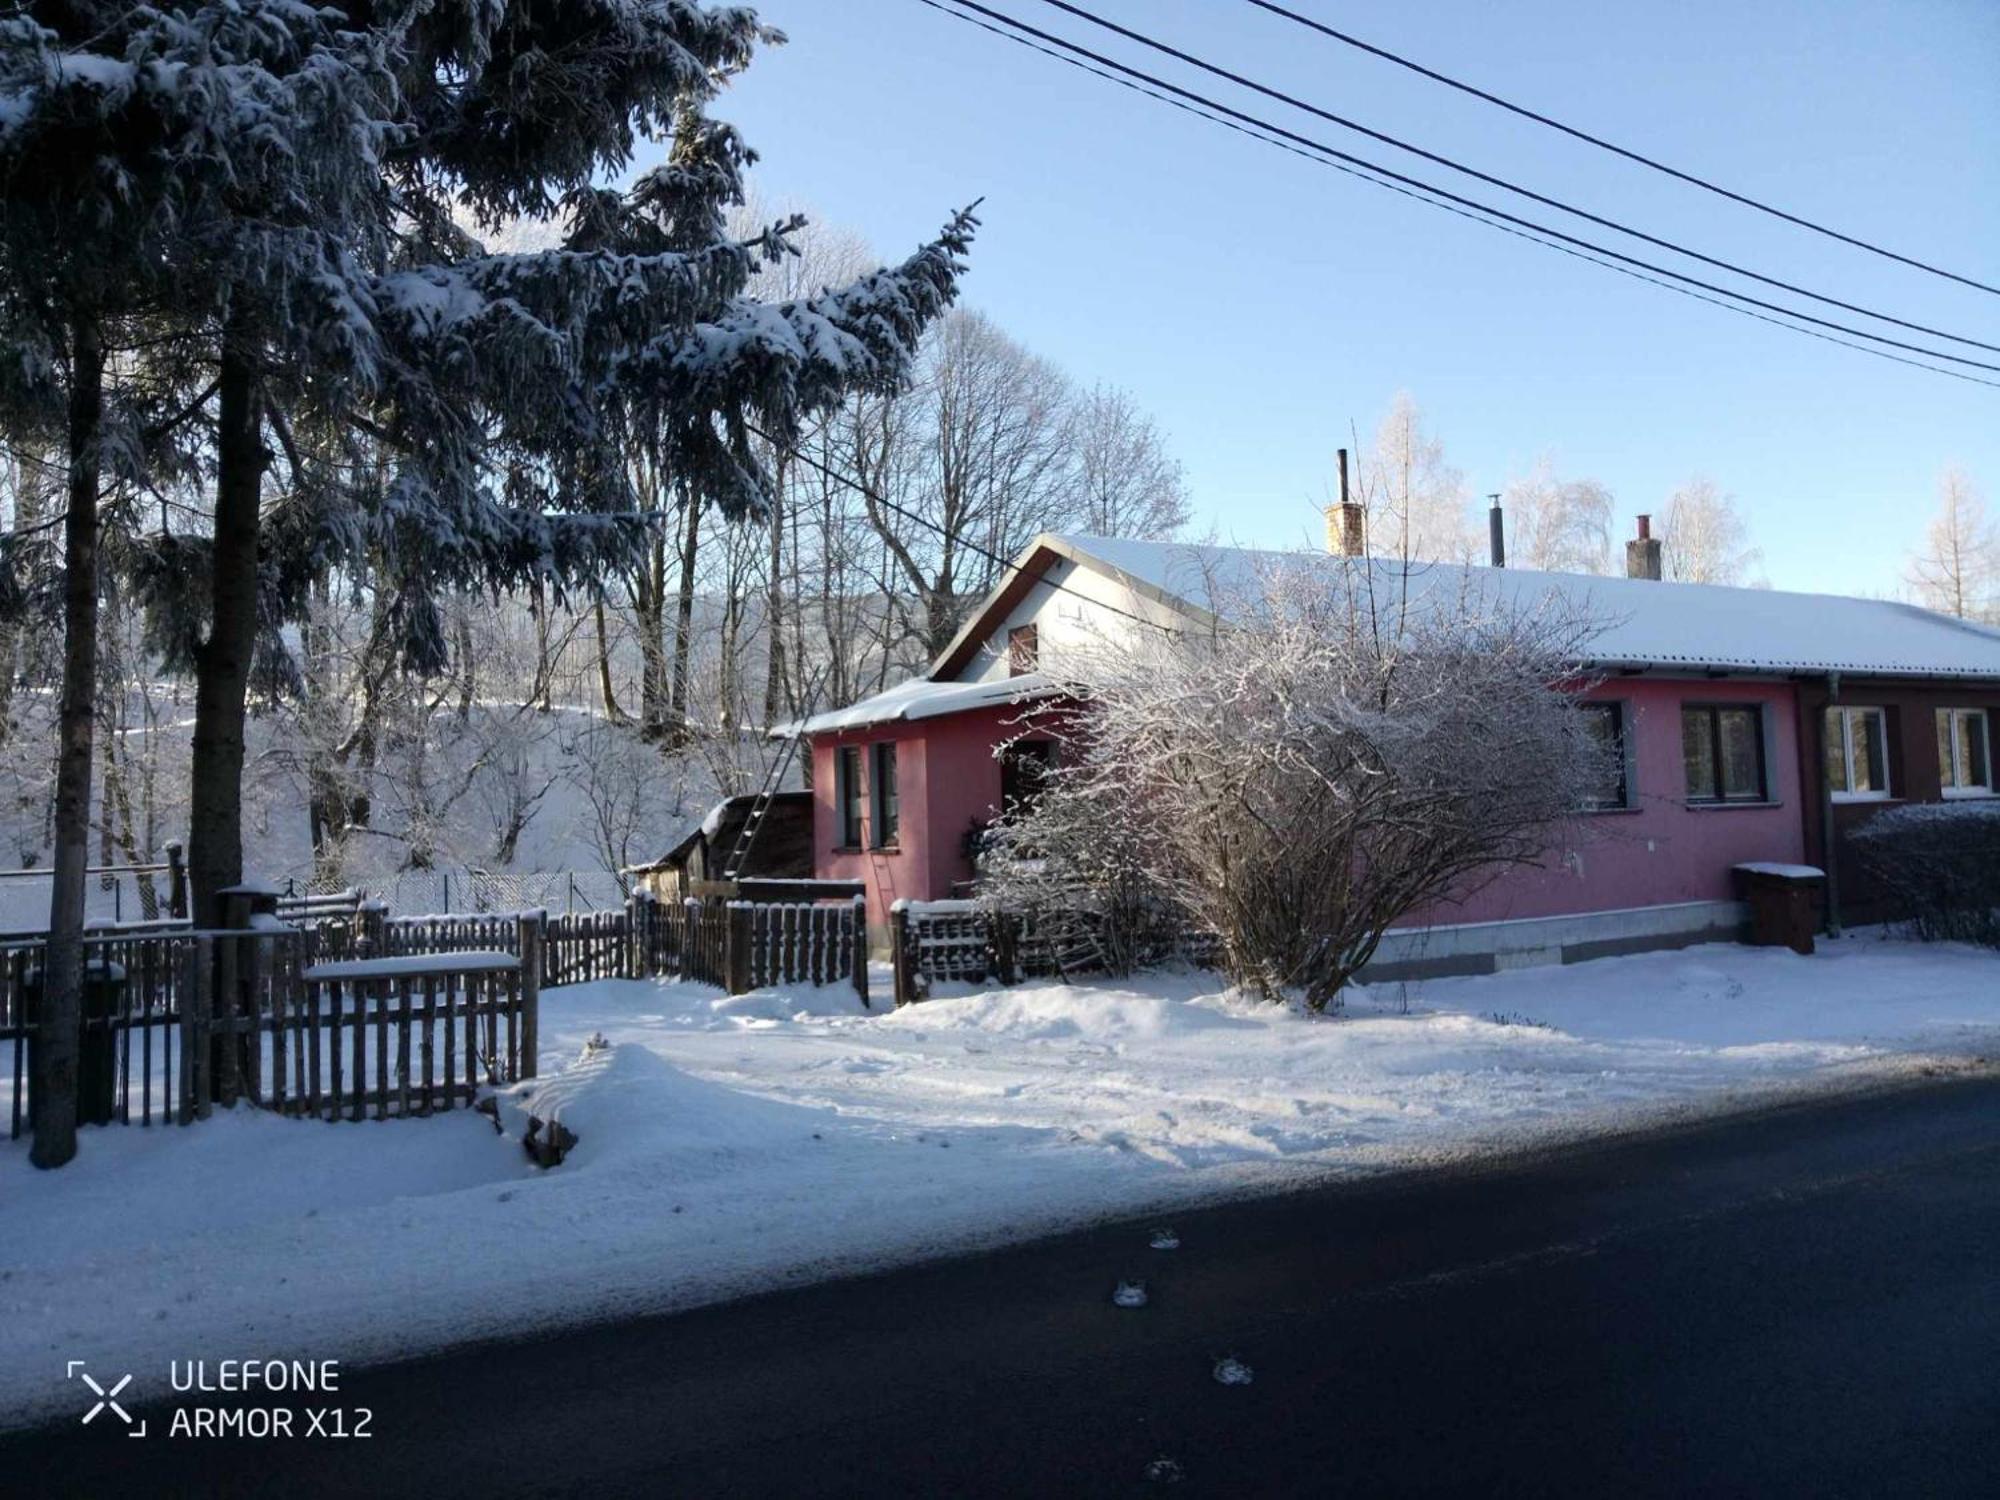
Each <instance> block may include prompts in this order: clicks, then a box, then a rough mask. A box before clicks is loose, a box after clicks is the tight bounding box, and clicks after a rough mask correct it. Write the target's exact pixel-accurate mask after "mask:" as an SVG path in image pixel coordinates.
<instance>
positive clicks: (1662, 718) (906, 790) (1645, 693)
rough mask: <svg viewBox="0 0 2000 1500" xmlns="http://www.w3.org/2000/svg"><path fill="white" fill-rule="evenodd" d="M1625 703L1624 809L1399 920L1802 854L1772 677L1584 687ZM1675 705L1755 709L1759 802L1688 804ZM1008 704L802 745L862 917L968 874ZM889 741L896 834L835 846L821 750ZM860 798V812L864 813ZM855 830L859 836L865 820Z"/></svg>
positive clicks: (1504, 912) (1529, 906)
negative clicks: (1761, 776)
mask: <svg viewBox="0 0 2000 1500" xmlns="http://www.w3.org/2000/svg"><path fill="white" fill-rule="evenodd" d="M1589 696H1590V697H1591V698H1592V699H1598V700H1616V701H1619V702H1622V703H1624V704H1625V705H1626V710H1625V720H1626V733H1627V735H1628V737H1629V741H1630V745H1631V767H1632V776H1631V780H1632V783H1633V785H1632V792H1633V800H1634V801H1635V804H1636V806H1635V808H1634V809H1633V810H1630V811H1619V812H1606V813H1596V814H1591V815H1588V816H1586V817H1584V818H1583V819H1581V820H1580V822H1581V831H1580V833H1579V835H1578V837H1576V838H1575V839H1574V840H1573V841H1572V842H1571V843H1570V845H1569V846H1568V847H1567V848H1566V849H1564V850H1563V851H1561V852H1560V853H1559V854H1557V855H1556V856H1554V857H1553V858H1552V859H1551V861H1550V863H1549V864H1548V865H1547V866H1546V867H1543V868H1523V869H1517V870H1510V871H1507V872H1505V873H1504V874H1502V875H1501V876H1499V877H1498V878H1497V879H1495V880H1493V881H1491V882H1490V883H1488V884H1486V885H1484V886H1482V887H1481V888H1480V889H1478V890H1476V891H1474V892H1472V893H1471V894H1469V895H1468V896H1467V897H1466V898H1465V899H1463V900H1461V901H1457V902H1450V903H1445V904H1442V905H1440V906H1438V907H1437V908H1435V909H1433V910H1430V911H1427V912H1425V913H1423V914H1422V915H1421V917H1419V918H1417V919H1415V920H1413V921H1412V922H1410V923H1408V924H1406V925H1409V926H1428V925H1432V924H1441V923H1461V922H1494V921H1506V920H1509V919H1515V918H1526V917H1549V916H1562V915H1567V914H1571V913H1577V912H1592V911H1614V910H1618V909H1620V908H1624V907H1637V906H1660V905H1667V904H1671V903H1676V902H1684V901H1723V900H1730V899H1733V897H1734V894H1735V892H1734V889H1733V887H1732V883H1731V876H1730V866H1732V865H1734V864H1738V863H1740V862H1742V861H1745V860H1776V861H1783V862H1786V863H1798V862H1801V861H1802V860H1803V859H1804V852H1805V842H1804V821H1803V816H1802V811H1801V807H1800V793H1799V759H1798V755H1799V751H1798V725H1797V713H1796V708H1795V703H1794V696H1793V692H1792V689H1791V688H1790V687H1789V686H1788V685H1786V684H1783V683H1771V682H1765V683H1758V682H1734V681H1723V680H1717V681H1710V680H1707V679H1701V678H1694V679H1686V680H1659V679H1653V678H1619V679H1613V680H1612V681H1610V682H1608V683H1606V684H1604V685H1603V686H1601V687H1600V688H1598V689H1596V690H1595V691H1593V692H1592V693H1591V694H1590V695H1589ZM1683 703H1754V704H1761V705H1765V706H1766V727H1767V744H1766V746H1765V772H1766V779H1767V782H1768V786H1769V789H1770V798H1771V800H1770V801H1769V802H1768V803H1765V804H1759V805H1757V806H1721V807H1691V806H1689V805H1688V804H1687V801H1686V782H1685V778H1684V773H1683V770H1682V766H1681V723H1680V709H1681V705H1682V704H1683ZM1020 720H1021V710H1020V709H1019V708H1018V707H1014V706H1006V705H1003V706H1000V707H995V708H991V709H980V710H973V711H970V712H966V713H961V714H950V715H946V716H943V717H940V718H935V719H920V720H916V721H914V722H908V723H893V724H883V725H876V726H873V727H871V728H868V729H860V730H850V731H846V732H844V733H841V734H838V735H828V736H822V737H820V738H818V739H816V740H815V742H814V744H813V840H814V849H815V851H816V852H815V855H814V864H815V873H816V874H818V875H820V876H821V877H823V878H826V879H836V880H863V881H866V882H867V885H868V902H869V904H868V915H869V921H870V923H871V924H875V925H878V926H879V925H881V924H885V923H886V922H887V921H888V914H889V906H890V904H891V903H892V902H894V901H897V900H899V899H909V900H917V901H928V900H937V899H940V898H942V897H946V896H949V895H950V894H951V892H952V886H953V885H954V884H955V883H956V882H959V881H963V880H967V879H969V878H970V877H971V874H972V870H971V866H970V865H969V864H968V863H967V861H966V859H965V854H964V835H965V833H966V831H967V829H968V828H969V827H970V826H971V824H972V823H974V822H975V821H978V822H984V821H986V820H987V819H988V818H990V817H991V816H992V815H993V812H994V809H995V808H997V806H998V805H999V801H1000V764H999V761H998V760H997V759H996V758H995V756H994V753H993V748H994V746H995V745H997V744H999V743H1000V742H1001V741H1003V740H1005V739H1008V738H1011V737H1013V736H1015V735H1017V734H1019V733H1021V723H1020ZM881 740H894V741H895V742H896V747H897V748H896V767H897V785H898V789H899V793H900V800H901V804H902V816H901V832H900V837H899V839H898V844H897V847H896V848H894V849H874V848H866V847H864V848H861V849H851V850H850V849H839V848H837V847H836V845H837V841H838V832H839V808H838V807H837V806H836V805H835V801H834V798H835V791H834V787H835V781H836V777H835V775H834V752H835V750H836V748H837V747H839V746H841V745H859V746H862V747H863V767H864V774H865V773H866V768H867V767H868V766H869V764H870V761H869V757H868V755H867V752H866V747H867V746H869V745H872V744H874V743H876V742H878V741H881ZM872 816H873V809H872V807H868V808H866V809H865V810H864V822H868V820H870V819H872ZM866 832H867V838H866V839H865V840H864V843H868V842H872V840H873V831H872V822H868V826H867V829H866Z"/></svg>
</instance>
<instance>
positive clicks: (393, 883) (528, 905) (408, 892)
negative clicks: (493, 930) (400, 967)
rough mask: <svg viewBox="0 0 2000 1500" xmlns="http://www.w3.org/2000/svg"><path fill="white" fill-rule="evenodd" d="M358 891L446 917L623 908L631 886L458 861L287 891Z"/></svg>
mask: <svg viewBox="0 0 2000 1500" xmlns="http://www.w3.org/2000/svg"><path fill="white" fill-rule="evenodd" d="M348 890H353V891H358V892H359V893H360V894H361V895H362V897H363V898H365V899H366V900H369V901H380V902H383V903H384V904H386V905H387V906H388V908H389V915H390V916H392V917H421V916H442V915H445V914H447V913H453V912H516V911H535V910H542V911H547V912H550V913H556V914H560V913H563V912H588V911H618V910H621V909H622V908H623V907H624V905H625V895H626V891H625V887H624V885H623V884H622V883H621V882H620V881H619V878H618V876H617V875H616V874H615V873H613V872H612V871H610V870H531V871H527V872H518V871H499V872H496V871H492V870H481V869H475V868H471V867H468V866H458V867H454V868H451V869H439V870H405V871H402V872H401V873H399V874H396V875H389V876H384V877H382V878H380V879H375V880H370V879H365V878H364V879H356V880H351V881H345V882H343V881H337V880H297V881H287V882H286V894H287V895H308V894H310V895H333V894H335V893H338V892H342V891H348Z"/></svg>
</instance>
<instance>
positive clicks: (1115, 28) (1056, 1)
mask: <svg viewBox="0 0 2000 1500" xmlns="http://www.w3.org/2000/svg"><path fill="white" fill-rule="evenodd" d="M960 3H965V4H968V6H969V8H970V9H973V10H981V11H984V7H983V6H980V5H978V4H975V3H971V0H960ZM1042 3H1043V4H1044V5H1049V6H1052V7H1054V8H1055V9H1057V10H1059V11H1062V12H1064V13H1065V14H1066V15H1072V16H1075V17H1077V18H1078V19H1079V20H1083V21H1088V22H1089V23H1090V24H1091V25H1093V26H1096V27H1099V28H1101V29H1103V30H1105V31H1109V32H1111V33H1112V34H1113V35H1115V36H1121V37H1124V38H1125V39H1126V40H1127V41H1131V42H1137V43H1138V44H1139V45H1140V46H1142V47H1148V48H1150V49H1152V50H1153V51H1155V52H1158V53H1161V54H1162V55H1164V56H1167V57H1171V58H1173V59H1174V60H1175V61H1177V62H1183V63H1186V64H1187V65H1188V66H1189V67H1192V68H1198V69H1200V70H1201V71H1202V72H1204V73H1208V74H1212V75H1213V76H1214V77H1217V78H1221V79H1225V80H1227V81H1228V82H1230V83H1233V84H1236V85H1237V86H1238V87H1240V88H1246V89H1249V90H1251V91H1252V92H1253V93H1258V94H1262V95H1263V96H1264V97H1265V98H1267V99H1274V100H1276V101H1277V102H1278V103H1280V104H1286V105H1289V106H1290V107H1291V108H1293V109H1297V110H1302V111H1304V112H1305V113H1306V114H1309V115H1314V116H1316V117H1318V118H1319V119H1322V120H1325V121H1326V122H1328V123H1329V124H1332V125H1338V126H1340V127H1341V128H1342V129H1343V130H1351V131H1354V132H1355V133H1356V134H1357V135H1363V136H1366V137H1368V138H1369V139H1370V140H1374V141H1380V142H1382V143H1383V144H1384V145H1386V146H1393V147H1394V148H1395V149H1396V150H1398V151H1406V152H1408V153H1409V154H1410V155H1412V156H1415V157H1419V158H1421V159H1422V160H1424V161H1428V162H1432V163H1435V164H1436V165H1438V166H1441V167H1444V168H1446V169H1448V170H1450V171H1453V172H1458V173H1460V174H1462V175H1464V176H1466V177H1470V178H1472V179H1474V180H1475V181H1477V182H1483V183H1486V184H1487V185H1488V186H1489V187H1497V188H1499V189H1501V190H1502V191H1503V192H1509V193H1514V194H1516V195H1518V196H1520V197H1522V198H1526V199H1528V200H1529V201H1530V202H1533V203H1539V204H1541V205H1542V206H1543V207H1545V208H1553V209H1555V210H1556V211H1558V212H1559V213H1566V214H1570V215H1572V216H1574V217H1576V218H1579V219H1582V220H1584V221H1585V222H1586V223H1590V224H1595V225H1597V226H1598V227H1599V228H1601V229H1609V230H1611V231H1613V232H1614V233H1617V234H1623V235H1629V236H1630V237H1631V238H1633V239H1635V240H1639V241H1642V242H1643V243H1645V244H1648V245H1653V246H1656V247H1658V248H1659V249H1662V250H1669V251H1672V252H1673V253H1674V254H1676V255H1685V256H1686V257H1687V258H1688V259H1690V260H1695V261H1700V262H1701V263H1702V264H1704V265H1710V266H1714V267H1715V268H1716V269H1717V270H1720V271H1728V272H1731V273H1732V274H1734V275H1737V276H1744V277H1748V278H1749V279H1750V280H1752V281H1758V282H1762V283H1763V284H1764V285H1765V286H1770V287H1776V288H1778V289H1779V290H1780V291H1786V292H1790V293H1792V294H1793V295H1794V296H1798V297H1808V298H1811V299H1812V300H1813V301H1815V302H1821V303H1824V304H1826V305H1827V306H1828V307H1837V308H1840V309H1841V310H1842V311H1843V312H1851V313H1857V314H1859V315H1860V316H1862V317H1864V318H1874V319H1876V320H1877V321H1879V322H1883V323H1890V324H1893V325H1895V326H1896V327H1898V328H1907V329H1909V330H1910V331H1911V332H1913V333H1923V334H1928V335H1930V336H1931V337H1932V338H1940V339H1948V340H1950V341H1951V342H1952V343H1955V344H1965V345H1969V346H1970V347H1972V348H1975V349H1985V350H1989V351H1991V352H1992V353H1995V354H2000V344H1989V343H1986V342H1985V341H1983V340H1981V339H1975V338H1967V337H1966V336H1964V335H1963V334H1957V333H1950V332H1947V331H1946V330H1944V329H1942V328H1932V327H1930V326H1929V325H1928V324H1925V323H1913V322H1911V321H1910V320H1909V319H1907V318H1899V317H1896V316H1894V315H1893V314H1890V313H1885V312H1877V311H1875V309H1873V308H1871V307H1863V306H1861V305H1860V304H1859V303H1854V302H1846V301H1843V300H1842V299H1841V298H1839V297H1830V296H1827V295H1826V294H1825V293H1823V292H1815V291H1812V290H1811V289H1810V288H1807V287H1802V286H1799V285H1798V284H1796V283H1795V282H1790V281H1784V280H1781V279H1780V278H1778V277H1775V276H1766V275H1764V274H1763V273H1762V272H1761V271H1753V270H1751V269H1750V268H1749V267H1748V266H1741V265H1738V264H1737V263H1736V262H1734V261H1730V260H1724V259H1722V258H1721V257H1720V256H1715V255H1708V254H1706V253H1704V252H1702V251H1700V250H1691V249H1689V248H1688V247H1687V246H1685V245H1683V244H1680V243H1679V242H1677V241H1674V240H1669V239H1663V238H1661V237H1660V236H1659V235H1656V234H1648V233H1647V232H1646V231H1645V230H1643V229H1634V228H1632V227H1631V226H1630V225H1628V224H1624V223H1621V222H1619V221H1618V220H1616V219H1610V218H1606V217H1605V216H1604V215H1602V214H1597V213H1592V212H1591V211H1590V210H1589V209H1585V208H1578V207H1576V206H1575V205H1574V204H1571V203H1565V202H1563V201H1562V200H1561V199H1560V198H1551V197H1549V196H1548V195H1547V194H1546V193H1538V192H1536V191H1535V190H1534V189H1532V188H1525V187H1522V186H1520V185H1519V184H1518V183H1514V182H1510V181H1508V180H1507V179H1506V178H1504V177H1498V176H1495V175H1494V174H1493V173H1491V172H1484V171H1481V170H1480V169H1479V168H1477V167H1469V166H1466V165H1465V164H1464V163H1463V162H1460V161H1457V160H1455V159H1453V158H1452V157H1449V156H1445V155H1443V154H1442V153H1440V152H1436V151H1430V150H1426V149H1425V148H1424V147H1422V146H1416V145H1412V144H1411V143H1410V142H1408V141H1406V140H1402V139H1401V138H1399V137H1397V136H1393V135H1390V134H1388V133H1387V132H1385V131H1380V130H1376V129H1374V128H1373V127H1372V126H1368V125H1363V124H1362V123H1361V122H1360V121H1358V120H1353V119H1349V118H1348V117H1347V116H1345V115H1338V114H1335V113H1333V112H1332V111H1331V110H1326V109H1322V108H1320V106H1318V105H1316V104H1312V103H1309V102H1308V101H1306V100H1304V99H1300V98H1298V97H1297V96H1296V95H1293V94H1287V93H1285V92H1284V91H1283V90H1282V89H1274V88H1271V87H1270V86H1269V85H1267V84H1262V83H1259V82H1257V80H1255V79H1254V78H1248V77H1245V76H1244V75H1243V74H1241V73H1236V72H1232V71H1231V70H1230V69H1228V68H1225V67H1221V66H1219V65H1218V64H1215V63H1212V62H1209V61H1207V60H1206V59H1205V58H1201V57H1198V56H1196V55H1195V54H1194V53H1192V52H1185V51H1183V50H1181V49H1180V48H1179V47H1175V46H1172V45H1171V44H1169V43H1167V42H1163V41H1160V40H1159V39H1157V38H1155V37H1151V36H1148V35H1146V34H1145V33H1144V32H1140V31H1134V30H1133V29H1132V28H1131V27H1129V26H1122V25H1120V24H1119V23H1118V22H1116V21H1110V20H1106V19H1105V18H1104V17H1103V16H1100V15H1098V14H1096V13H1095V12H1093V11H1089V10H1085V9H1084V8H1083V7H1082V6H1080V5H1075V4H1072V3H1071V0H1042ZM985 13H986V14H988V15H993V16H995V18H996V19H1001V20H1005V21H1006V22H1007V24H1009V25H1015V26H1021V25H1023V23H1021V22H1018V21H1015V20H1013V18H1011V17H1001V16H999V15H998V13H997V12H993V11H985ZM1026 29H1029V30H1032V29H1033V28H1026ZM1038 34H1043V33H1038ZM1043 35H1045V34H1043ZM1048 39H1049V40H1052V41H1056V42H1057V43H1058V45H1069V44H1067V43H1063V42H1061V39H1060V38H1056V37H1053V36H1051V37H1049V38H1048ZM1864 336H1865V337H1873V335H1864ZM1901 347H1904V348H1910V347H1912V346H1910V345H1902V346H1901ZM1924 352H1935V353H1936V355H1937V357H1938V358H1941V359H1955V358H1957V356H1956V355H1950V354H1945V353H1944V352H1943V351H1941V350H1940V351H1924ZM1964 362H1965V363H1967V364H1976V363H1977V362H1976V361H1972V360H1967V361H1964ZM1979 368H1982V369H2000V366H1995V365H1983V366H1979Z"/></svg>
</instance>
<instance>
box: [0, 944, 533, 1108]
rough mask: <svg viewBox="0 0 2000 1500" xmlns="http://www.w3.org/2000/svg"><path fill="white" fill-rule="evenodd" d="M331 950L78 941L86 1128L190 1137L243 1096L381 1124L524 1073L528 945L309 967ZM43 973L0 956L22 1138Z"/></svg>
mask: <svg viewBox="0 0 2000 1500" xmlns="http://www.w3.org/2000/svg"><path fill="white" fill-rule="evenodd" d="M324 936H325V935H324V934H323V933H321V932H320V931H319V930H318V929H316V928H313V927H295V926H291V925H288V924H285V923H282V922H272V923H268V924H261V923H258V924H252V925H250V926H247V927H242V928H224V929H206V930H195V929H189V928H180V929H168V930H164V931H152V932H145V933H121V934H117V935H113V936H93V937H90V938H86V939H85V943H84V954H85V980H84V989H83V1007H82V1009H83V1014H82V1023H81V1038H80V1041H81V1046H80V1049H79V1062H78V1117H79V1120H80V1121H81V1122H82V1123H84V1124H96V1125H108V1124H114V1123H116V1124H127V1125H129V1124H134V1123H137V1124H139V1125H142V1126H149V1125H152V1124H154V1123H156V1122H157V1123H159V1124H162V1125H165V1124H174V1123H179V1124H188V1123H190V1122H191V1121H193V1120H197V1119H202V1118H205V1117H206V1116H207V1115H208V1114H209V1112H210V1109H211V1108H212V1106H213V1105H214V1104H216V1103H221V1104H224V1105H231V1104H235V1103H236V1102H238V1101H239V1100H248V1101H249V1102H251V1103H253V1104H257V1105H261V1106H263V1107H265V1108H268V1109H273V1110H278V1111H280V1112H283V1113H287V1114H300V1115H308V1116H312V1117H316V1118H320V1119H356V1120H358V1119H362V1118H364V1117H365V1114H366V1111H367V1110H368V1109H369V1108H370V1107H372V1108H373V1110H374V1113H375V1117H376V1118H378V1119H380V1118H383V1117H384V1116H386V1115H387V1114H389V1113H392V1112H393V1113H399V1114H409V1113H428V1112H429V1111H430V1110H431V1109H434V1108H449V1107H450V1106H451V1105H452V1104H453V1103H456V1102H465V1103H469V1102H471V1099H472V1097H473V1094H474V1092H475V1090H476V1089H477V1088H478V1086H479V1085H480V1084H482V1083H484V1084H500V1083H508V1082H512V1081H514V1080H516V1079H518V1078H531V1077H533V1076H534V1057H535V1053H534V1047H535V1031H536V1016H537V1010H538V996H539V992H540V982H539V964H538V958H539V954H538V951H537V948H536V946H535V945H536V944H537V943H538V941H539V939H538V936H537V935H535V934H534V933H533V932H532V931H531V932H530V935H529V936H528V937H527V939H526V941H527V944H528V948H527V953H528V959H527V960H525V961H524V959H523V958H521V957H519V956H517V955H515V954H505V953H433V954H427V955H423V956H419V957H410V958H373V959H358V960H357V959H351V958H349V959H334V960H330V961H327V960H324V959H323V958H321V957H319V956H318V955H319V954H320V953H321V952H322V951H323V949H324V948H325V947H327V946H337V945H329V944H326V943H324V942H323V941H322V939H323V937H324ZM41 964H42V944H41V943H39V942H36V943H32V944H30V943H11V944H7V945H5V946H4V947H0V1042H5V1043H6V1044H8V1045H7V1049H6V1050H7V1053H8V1056H7V1060H6V1069H7V1071H6V1074H5V1077H6V1081H7V1082H8V1083H9V1084H10V1085H11V1087H10V1090H9V1093H10V1097H9V1102H8V1128H9V1134H10V1136H12V1137H15V1138H18V1137H19V1136H20V1135H21V1133H22V1131H23V1128H24V1126H31V1124H32V1119H31V1115H32V1104H33V1100H32V1097H31V1095H30V1089H29V1076H28V1075H29V1072H30V1067H29V1062H28V1057H29V1054H30V1052H31V1050H32V1047H33V1044H34V1039H35V1035H36V1019H37V1018H36V1011H37V1009H38V1008H39V1001H40V993H41ZM371 1036H372V1037H373V1040H374V1048H373V1059H374V1060H373V1062H372V1064H371V1063H370V1061H369V1039H370V1037H371ZM461 1038H462V1042H461ZM461 1060H462V1061H461Z"/></svg>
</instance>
